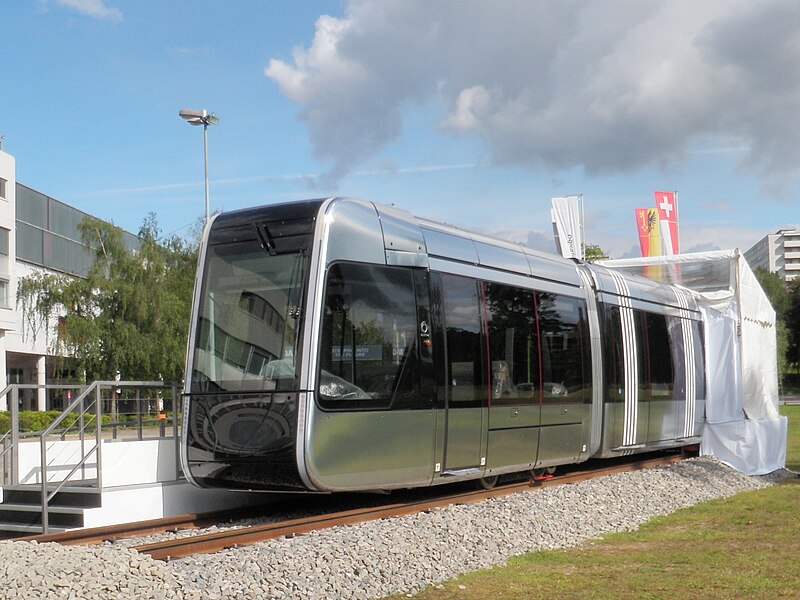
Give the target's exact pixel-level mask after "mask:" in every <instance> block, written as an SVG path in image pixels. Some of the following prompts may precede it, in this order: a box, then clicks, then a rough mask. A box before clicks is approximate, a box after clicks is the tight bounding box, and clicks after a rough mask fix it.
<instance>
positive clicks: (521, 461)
mask: <svg viewBox="0 0 800 600" xmlns="http://www.w3.org/2000/svg"><path fill="white" fill-rule="evenodd" d="M703 361H704V358H703V329H702V323H701V317H700V313H699V311H698V309H697V306H696V304H695V303H694V300H693V299H692V298H691V297H690V296H689V295H688V294H685V293H684V292H683V291H681V290H680V289H678V288H675V287H673V286H669V285H661V284H658V283H654V282H651V281H649V280H646V279H643V278H640V277H635V276H631V275H626V274H621V273H617V272H614V271H612V270H610V269H606V268H603V267H599V266H594V265H588V264H578V263H576V262H574V261H570V260H565V259H561V258H560V257H557V256H555V255H548V254H544V253H539V252H536V251H533V250H530V249H528V248H525V247H523V246H520V245H516V244H511V243H507V242H503V241H500V240H496V239H492V238H489V237H485V236H481V235H476V234H473V233H467V232H465V231H462V230H459V229H456V228H454V227H450V226H446V225H442V224H439V223H433V222H430V221H426V220H424V219H419V218H416V217H413V216H412V215H410V214H409V213H407V212H404V211H401V210H398V209H396V208H394V207H389V206H382V205H378V204H373V203H370V202H364V201H360V200H353V199H345V198H334V199H325V200H314V201H307V202H298V203H289V204H282V205H274V206H266V207H262V208H255V209H248V210H243V211H236V212H231V213H225V214H222V215H219V216H217V217H216V218H215V219H214V220H213V221H212V223H211V224H210V225H209V226H208V227H207V228H206V231H205V234H204V240H203V243H202V246H201V257H200V264H199V267H198V276H197V281H196V285H195V297H194V307H193V318H192V326H191V332H190V339H189V349H188V353H187V377H186V389H185V405H184V432H185V434H184V444H183V448H182V463H183V467H184V471H185V472H186V474H187V477H188V478H189V479H190V480H191V481H192V482H194V483H195V484H197V485H201V486H206V487H227V488H238V489H252V490H274V491H298V490H310V491H324V492H330V491H345V490H387V489H393V488H406V487H414V486H427V485H433V484H440V483H447V482H451V481H457V480H464V479H478V478H492V477H494V476H496V475H499V474H503V473H510V472H516V471H525V470H528V469H536V468H545V467H552V466H555V465H560V464H566V463H575V462H580V461H585V460H587V459H588V458H590V457H600V458H604V457H612V456H619V455H623V454H630V453H635V452H643V451H648V450H654V449H664V448H678V447H681V446H684V445H687V444H693V443H697V442H699V436H700V434H701V428H702V417H703V411H704V400H703V399H704V396H705V386H704V372H705V369H704V362H703Z"/></svg>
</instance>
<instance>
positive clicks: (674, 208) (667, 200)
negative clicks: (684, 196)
mask: <svg viewBox="0 0 800 600" xmlns="http://www.w3.org/2000/svg"><path fill="white" fill-rule="evenodd" d="M654 195H655V197H656V208H657V209H658V220H659V222H660V224H661V242H662V246H663V248H664V254H665V255H667V256H668V255H671V254H678V253H679V252H680V249H679V248H678V199H677V197H676V196H677V193H676V192H654Z"/></svg>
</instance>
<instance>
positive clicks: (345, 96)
mask: <svg viewBox="0 0 800 600" xmlns="http://www.w3.org/2000/svg"><path fill="white" fill-rule="evenodd" d="M0 20H1V21H2V23H3V24H4V28H3V35H2V41H3V53H2V58H0V82H2V83H1V84H0V85H2V89H0V135H2V136H5V137H4V139H3V150H4V151H5V152H8V153H9V154H11V155H13V156H14V157H15V159H16V169H17V180H18V181H19V182H21V183H23V184H25V185H27V186H29V187H32V188H34V189H36V190H38V191H40V192H42V193H45V194H47V195H49V196H51V197H53V198H56V199H58V200H61V201H63V202H66V203H68V204H71V205H72V206H75V207H77V208H79V209H81V210H83V211H86V212H88V213H90V214H92V215H95V216H98V217H100V218H103V219H107V220H111V221H113V222H114V223H116V224H117V225H119V226H121V227H123V228H125V229H127V230H129V231H132V232H134V233H135V232H137V231H138V229H139V227H140V226H141V225H142V223H143V221H144V219H145V218H146V216H147V215H148V214H149V213H155V215H156V217H157V219H158V222H159V224H160V227H161V230H162V233H163V235H165V236H168V235H173V234H175V235H181V236H189V235H191V231H192V230H193V229H195V230H196V228H197V223H198V222H199V221H200V220H201V219H202V217H203V214H204V210H205V208H204V206H205V205H204V184H203V182H204V179H203V135H202V128H200V127H191V126H189V125H188V124H187V123H186V122H184V121H182V120H181V119H180V117H179V116H178V111H179V110H180V109H182V108H192V109H206V110H208V111H209V112H213V113H215V114H216V115H217V116H218V117H219V119H220V122H219V124H218V125H214V126H211V127H210V128H209V130H208V160H209V180H210V204H211V210H212V212H215V211H231V210H235V209H239V208H246V207H252V206H258V205H264V204H273V203H279V202H286V201H290V200H299V199H306V198H319V197H328V196H350V197H356V198H362V199H365V200H372V201H375V202H379V203H383V204H394V205H395V206H397V207H398V208H402V209H405V210H408V211H409V212H411V213H413V214H415V215H418V216H421V217H426V218H429V219H433V220H437V221H442V222H446V223H449V224H452V225H456V226H459V227H462V228H464V229H468V230H473V231H479V232H482V233H487V234H490V235H495V236H498V237H501V238H504V239H508V240H510V241H515V242H522V243H526V244H528V245H530V246H532V247H535V248H539V249H543V250H549V251H554V249H555V246H554V243H553V239H552V226H551V221H550V198H551V197H553V196H564V195H572V194H582V195H583V199H584V210H585V215H586V225H585V235H586V240H587V242H588V243H590V244H598V245H600V246H601V248H603V249H604V250H605V251H606V252H607V253H608V254H609V255H610V256H612V257H614V258H621V257H629V256H637V255H638V253H639V250H638V237H637V231H636V225H635V221H634V209H635V208H639V207H649V206H653V205H654V199H653V192H654V191H657V190H659V191H661V190H663V191H671V190H675V191H677V192H678V215H679V228H680V231H679V235H680V244H681V250H682V251H702V250H713V249H723V248H732V247H740V248H742V249H743V250H746V249H747V248H749V247H750V246H751V245H752V244H754V243H755V242H756V241H758V240H759V239H761V238H762V237H764V236H765V235H767V234H768V233H774V232H775V231H777V230H778V229H780V228H785V227H798V226H800V205H799V204H798V199H800V2H797V1H796V0H761V1H759V2H752V1H751V0H715V1H714V2H702V3H698V2H687V1H683V0H638V1H635V2H634V1H632V0H561V1H559V2H551V1H547V0H526V1H516V0H505V1H503V2H486V1H478V0H439V1H437V2H430V1H429V0H382V1H381V2H369V1H360V0H350V1H348V0H333V1H321V0H319V1H314V0H310V1H304V2H293V1H288V0H287V1H281V0H273V1H270V2H267V1H256V0H236V1H232V2H227V3H220V2H212V1H205V0H191V1H190V0H182V1H177V0H176V1H172V0H14V1H13V2H3V3H2V5H0Z"/></svg>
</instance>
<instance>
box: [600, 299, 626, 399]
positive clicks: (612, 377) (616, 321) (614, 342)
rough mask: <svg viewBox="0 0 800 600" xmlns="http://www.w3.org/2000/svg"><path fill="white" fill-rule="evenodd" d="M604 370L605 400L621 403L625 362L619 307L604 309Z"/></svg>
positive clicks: (623, 390)
mask: <svg viewBox="0 0 800 600" xmlns="http://www.w3.org/2000/svg"><path fill="white" fill-rule="evenodd" d="M603 344H604V346H605V353H604V368H605V372H606V398H607V401H609V402H622V401H623V400H624V393H625V360H624V356H625V355H624V353H623V352H624V349H623V347H622V322H621V317H620V308H619V306H610V305H606V307H605V340H604V341H603Z"/></svg>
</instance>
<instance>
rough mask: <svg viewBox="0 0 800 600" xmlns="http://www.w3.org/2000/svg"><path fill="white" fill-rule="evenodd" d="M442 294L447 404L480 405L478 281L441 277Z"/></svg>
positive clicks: (482, 394)
mask: <svg viewBox="0 0 800 600" xmlns="http://www.w3.org/2000/svg"><path fill="white" fill-rule="evenodd" d="M442 295H443V300H444V302H443V303H444V324H445V332H446V336H447V377H448V388H449V396H448V399H449V402H450V404H451V406H454V407H462V408H466V407H470V406H481V405H482V404H483V400H484V399H485V398H486V387H485V384H484V382H483V367H482V364H483V362H482V357H483V351H482V348H481V317H480V303H479V302H478V299H479V296H478V282H477V281H475V280H474V279H468V278H466V277H456V276H453V275H443V276H442Z"/></svg>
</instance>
